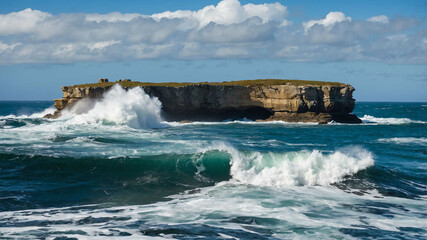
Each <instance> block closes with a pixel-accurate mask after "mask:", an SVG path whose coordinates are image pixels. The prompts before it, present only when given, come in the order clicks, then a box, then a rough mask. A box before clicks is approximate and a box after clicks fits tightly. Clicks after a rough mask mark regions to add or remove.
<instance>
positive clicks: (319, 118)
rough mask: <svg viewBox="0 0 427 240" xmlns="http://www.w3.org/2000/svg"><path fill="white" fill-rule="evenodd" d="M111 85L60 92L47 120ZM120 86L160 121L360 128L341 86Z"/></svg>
mask: <svg viewBox="0 0 427 240" xmlns="http://www.w3.org/2000/svg"><path fill="white" fill-rule="evenodd" d="M256 81H258V82H256ZM113 84H114V83H108V84H87V85H77V86H70V87H62V91H63V95H64V96H63V98H61V99H56V100H55V107H56V108H57V109H58V110H57V111H56V112H55V113H54V114H53V115H48V116H46V117H53V118H55V117H59V116H60V111H61V110H63V109H65V108H67V107H68V108H69V107H72V106H73V105H74V104H75V103H76V102H77V101H79V100H80V99H83V98H94V99H99V98H101V97H102V94H103V93H104V92H105V91H107V90H108V89H109V88H110V87H111V86H112V85H113ZM121 84H122V83H121ZM129 85H130V86H129ZM122 86H123V87H124V88H130V87H136V86H141V87H142V88H143V89H144V91H145V92H146V93H147V94H149V95H150V96H155V97H157V98H158V99H159V100H160V101H161V102H162V106H163V117H164V118H165V119H166V120H169V121H171V120H173V121H182V120H189V121H194V120H203V121H218V120H225V119H240V118H248V119H252V120H261V121H271V120H281V121H287V122H319V123H326V122H330V121H332V120H334V121H336V122H345V123H359V122H361V121H360V119H359V118H357V117H356V116H355V115H352V114H350V113H351V112H352V111H353V109H354V106H355V100H354V99H353V96H352V93H353V91H354V90H355V89H354V88H353V87H352V86H350V85H348V84H342V83H324V82H304V81H301V82H298V81H286V80H254V81H238V82H226V83H186V84H178V83H175V84H173V83H170V84H154V83H153V84H149V83H138V82H132V84H128V86H126V84H122Z"/></svg>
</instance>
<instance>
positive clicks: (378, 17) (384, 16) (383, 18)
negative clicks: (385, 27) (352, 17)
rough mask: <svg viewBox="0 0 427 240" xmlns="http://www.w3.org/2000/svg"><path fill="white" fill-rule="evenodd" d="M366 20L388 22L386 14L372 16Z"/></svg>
mask: <svg viewBox="0 0 427 240" xmlns="http://www.w3.org/2000/svg"><path fill="white" fill-rule="evenodd" d="M366 21H368V22H378V23H384V24H385V23H389V19H388V17H387V16H386V15H379V16H373V17H370V18H368V19H367V20H366Z"/></svg>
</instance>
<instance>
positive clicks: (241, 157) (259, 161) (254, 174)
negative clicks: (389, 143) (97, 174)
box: [205, 143, 374, 187]
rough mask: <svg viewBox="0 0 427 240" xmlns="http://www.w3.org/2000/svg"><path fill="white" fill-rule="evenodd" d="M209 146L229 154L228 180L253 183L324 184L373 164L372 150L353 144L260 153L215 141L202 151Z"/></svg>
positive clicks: (285, 184)
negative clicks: (331, 149)
mask: <svg viewBox="0 0 427 240" xmlns="http://www.w3.org/2000/svg"><path fill="white" fill-rule="evenodd" d="M212 150H217V151H225V152H227V153H228V154H229V155H230V176H231V181H233V182H235V183H243V184H250V185H256V186H274V187H286V186H304V185H309V186H313V185H322V186H325V185H329V184H332V183H335V182H339V181H340V180H342V179H343V177H345V176H348V175H352V174H355V173H357V172H358V171H360V170H363V169H366V168H368V167H370V166H373V165H374V158H373V155H372V153H371V152H369V151H367V150H365V149H363V148H360V147H356V146H355V147H348V148H343V149H340V150H337V151H334V152H331V153H322V152H321V151H319V150H313V151H298V152H282V153H276V152H274V153H273V152H266V153H262V152H258V151H238V150H236V149H235V148H232V147H230V146H227V145H226V144H224V143H218V144H216V146H214V147H212V148H211V149H207V150H205V151H207V152H209V151H212Z"/></svg>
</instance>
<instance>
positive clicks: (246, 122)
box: [168, 119, 318, 127]
mask: <svg viewBox="0 0 427 240" xmlns="http://www.w3.org/2000/svg"><path fill="white" fill-rule="evenodd" d="M236 123H237V124H247V125H271V124H275V125H294V126H297V125H318V123H316V122H285V121H265V122H262V121H252V120H247V119H243V120H226V121H221V122H201V121H194V122H188V123H187V122H186V123H182V122H168V124H169V125H170V126H174V127H180V126H187V125H228V124H236Z"/></svg>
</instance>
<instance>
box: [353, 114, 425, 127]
mask: <svg viewBox="0 0 427 240" xmlns="http://www.w3.org/2000/svg"><path fill="white" fill-rule="evenodd" d="M361 120H362V121H363V123H374V124H380V125H398V124H408V123H420V124H425V123H426V122H423V121H419V120H412V119H409V118H378V117H374V116H371V115H364V116H363V117H362V118H361Z"/></svg>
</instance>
